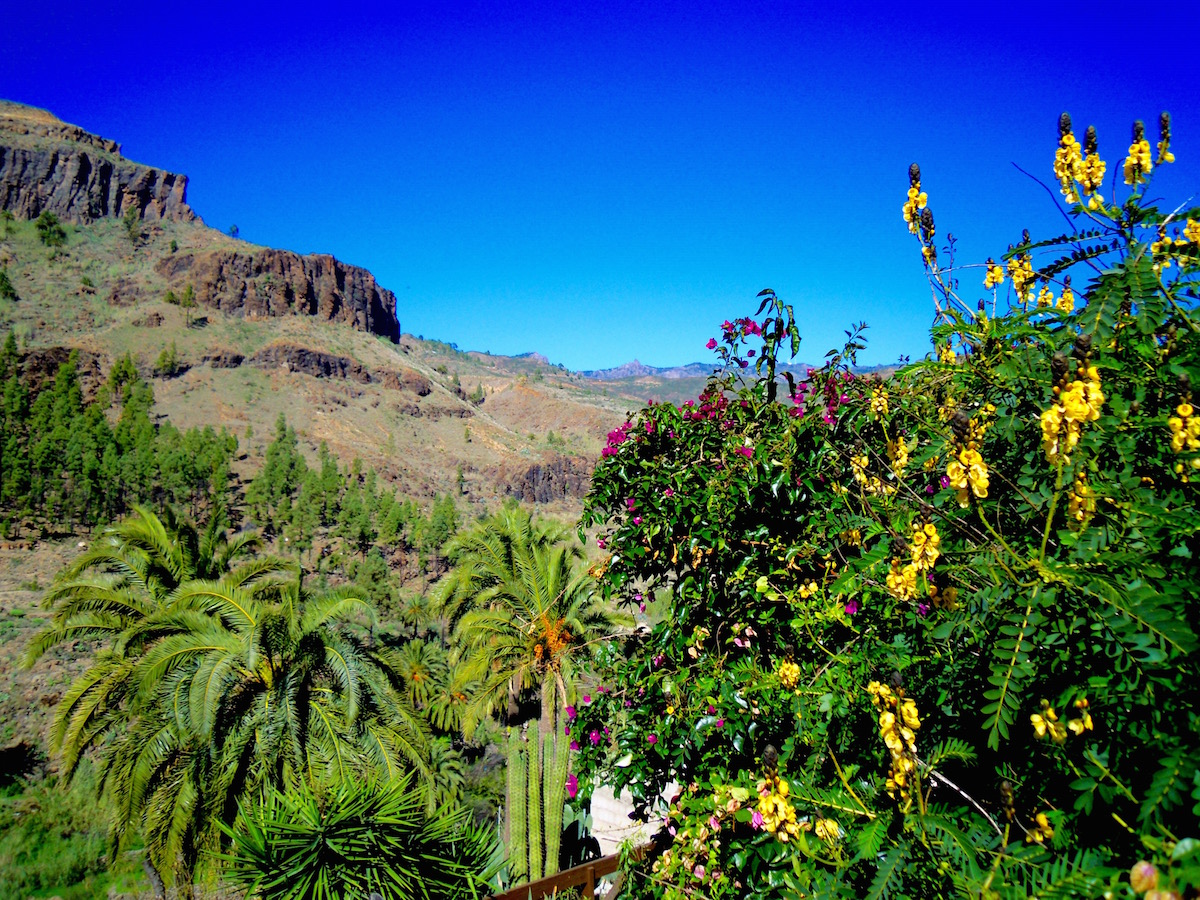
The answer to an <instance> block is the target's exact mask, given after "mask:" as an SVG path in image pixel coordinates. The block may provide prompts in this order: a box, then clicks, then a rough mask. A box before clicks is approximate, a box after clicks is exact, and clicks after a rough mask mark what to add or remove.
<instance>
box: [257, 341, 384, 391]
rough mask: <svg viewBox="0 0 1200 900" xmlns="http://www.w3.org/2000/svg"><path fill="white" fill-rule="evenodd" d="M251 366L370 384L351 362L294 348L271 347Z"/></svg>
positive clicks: (366, 374)
mask: <svg viewBox="0 0 1200 900" xmlns="http://www.w3.org/2000/svg"><path fill="white" fill-rule="evenodd" d="M250 363H251V364H252V365H255V366H259V367H260V368H263V369H280V368H282V369H287V370H288V371H289V372H300V373H301V374H304V375H312V376H314V377H316V378H342V379H346V380H349V381H357V382H358V383H359V384H370V383H371V381H372V379H371V373H370V372H368V371H367V370H366V369H365V368H364V367H363V366H361V365H359V364H358V363H356V362H355V361H354V360H352V359H347V358H346V357H344V356H334V355H333V354H332V353H322V352H321V351H320V350H312V349H310V348H308V347H300V346H298V345H296V344H271V345H270V346H269V347H263V348H262V349H261V350H259V351H258V352H257V353H255V354H254V355H253V356H251V357H250Z"/></svg>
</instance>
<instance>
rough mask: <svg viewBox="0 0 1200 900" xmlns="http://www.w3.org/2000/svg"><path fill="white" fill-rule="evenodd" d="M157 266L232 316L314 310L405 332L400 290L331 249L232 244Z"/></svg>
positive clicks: (372, 329)
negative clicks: (238, 247)
mask: <svg viewBox="0 0 1200 900" xmlns="http://www.w3.org/2000/svg"><path fill="white" fill-rule="evenodd" d="M155 270H156V271H157V272H158V273H159V274H160V275H162V276H163V277H164V278H166V279H167V281H168V282H169V283H170V284H171V285H172V286H173V290H174V291H175V293H176V294H181V293H182V292H183V290H184V289H185V287H186V286H187V285H191V286H192V288H193V290H194V291H195V293H196V301H197V302H198V303H199V304H200V305H201V306H208V307H211V308H213V309H219V310H221V312H223V313H225V314H227V315H231V316H241V317H245V318H248V319H265V318H270V317H273V316H287V315H308V316H315V317H317V318H319V319H324V320H325V321H327V322H342V323H344V324H346V325H349V326H351V327H352V328H356V329H358V330H359V331H366V332H368V333H370V334H377V335H380V336H381V337H386V338H387V339H388V340H390V341H393V342H395V341H397V340H399V338H400V323H399V322H398V321H396V296H395V294H393V293H392V292H391V291H389V290H386V289H385V288H382V287H380V286H379V284H378V283H377V282H376V281H375V276H374V275H372V274H371V273H370V272H368V271H367V270H366V269H361V268H359V267H358V266H350V265H346V264H345V263H343V262H339V261H338V260H336V259H334V258H333V257H332V256H329V255H328V254H313V255H311V256H301V255H300V254H298V253H292V252H290V251H288V250H250V251H245V252H244V251H239V250H232V249H219V250H209V251H206V252H201V253H176V254H172V255H171V256H167V257H164V258H163V259H161V260H160V261H159V262H158V264H157V265H156V266H155Z"/></svg>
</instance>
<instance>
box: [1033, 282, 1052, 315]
mask: <svg viewBox="0 0 1200 900" xmlns="http://www.w3.org/2000/svg"><path fill="white" fill-rule="evenodd" d="M1037 305H1038V309H1046V308H1047V307H1051V306H1053V305H1054V294H1053V293H1052V292H1051V291H1050V285H1048V284H1043V285H1042V289H1041V290H1040V291H1038V295H1037Z"/></svg>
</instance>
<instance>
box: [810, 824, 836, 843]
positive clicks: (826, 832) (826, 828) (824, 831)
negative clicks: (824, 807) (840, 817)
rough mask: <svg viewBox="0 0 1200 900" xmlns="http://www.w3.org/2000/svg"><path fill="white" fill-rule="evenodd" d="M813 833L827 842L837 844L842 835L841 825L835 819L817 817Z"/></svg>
mask: <svg viewBox="0 0 1200 900" xmlns="http://www.w3.org/2000/svg"><path fill="white" fill-rule="evenodd" d="M813 834H815V835H816V836H817V837H818V838H820V839H821V840H823V841H824V842H825V843H827V844H831V845H832V844H836V843H837V842H838V841H839V840H840V839H841V837H842V829H841V826H840V825H838V823H837V822H835V821H834V820H833V819H817V824H816V827H814V828H813Z"/></svg>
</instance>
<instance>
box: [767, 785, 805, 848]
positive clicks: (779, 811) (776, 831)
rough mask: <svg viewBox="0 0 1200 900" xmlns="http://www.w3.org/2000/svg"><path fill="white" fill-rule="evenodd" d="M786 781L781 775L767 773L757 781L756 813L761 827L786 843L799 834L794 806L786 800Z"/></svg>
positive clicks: (787, 789)
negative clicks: (760, 821)
mask: <svg viewBox="0 0 1200 900" xmlns="http://www.w3.org/2000/svg"><path fill="white" fill-rule="evenodd" d="M788 792H789V788H788V783H787V781H785V780H784V779H783V778H782V777H781V776H778V775H776V776H770V775H768V776H767V777H766V778H765V779H763V780H762V781H760V782H759V783H758V814H759V815H760V816H762V827H763V829H764V830H765V831H769V832H771V833H772V834H773V835H775V837H777V838H779V840H781V841H783V842H784V843H787V842H788V841H789V840H790V839H791V838H794V837H796V836H797V835H799V834H800V824H799V823H798V822H797V821H796V808H795V807H794V806H792V802H791V801H790V800H788Z"/></svg>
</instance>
